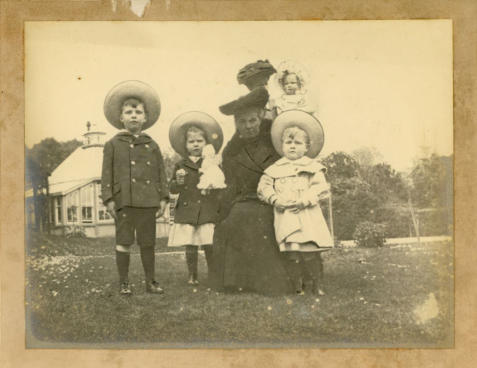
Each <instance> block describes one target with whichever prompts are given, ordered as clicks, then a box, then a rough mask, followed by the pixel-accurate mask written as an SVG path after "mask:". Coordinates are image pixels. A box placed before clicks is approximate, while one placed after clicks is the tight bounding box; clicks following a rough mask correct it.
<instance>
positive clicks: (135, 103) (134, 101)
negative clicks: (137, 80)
mask: <svg viewBox="0 0 477 368" xmlns="http://www.w3.org/2000/svg"><path fill="white" fill-rule="evenodd" d="M139 105H142V106H143V107H144V112H145V113H146V115H147V110H146V104H145V103H144V102H142V101H141V100H140V99H139V98H136V97H131V98H128V99H126V100H125V101H124V102H123V104H122V105H121V111H122V109H124V107H125V106H131V107H134V108H135V107H137V106H139Z"/></svg>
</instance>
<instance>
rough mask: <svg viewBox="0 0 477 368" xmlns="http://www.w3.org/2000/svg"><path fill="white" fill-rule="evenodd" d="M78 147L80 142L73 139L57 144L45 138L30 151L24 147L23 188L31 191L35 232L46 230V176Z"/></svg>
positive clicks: (47, 212)
mask: <svg viewBox="0 0 477 368" xmlns="http://www.w3.org/2000/svg"><path fill="white" fill-rule="evenodd" d="M79 146H81V142H79V141H78V140H75V139H74V140H70V141H67V142H58V141H56V139H54V138H46V139H44V140H42V141H41V142H40V143H37V144H35V145H34V146H33V147H32V148H31V149H29V148H28V147H25V186H26V189H32V191H33V205H34V212H35V225H36V228H37V230H42V229H44V228H45V227H47V228H48V220H49V211H48V210H49V207H48V195H49V191H48V176H50V175H51V173H52V172H53V170H54V169H55V168H56V167H57V166H58V165H59V164H60V163H61V162H63V161H64V160H65V158H66V157H68V156H69V155H70V154H71V153H72V152H73V151H74V150H75V149H76V148H78V147H79Z"/></svg>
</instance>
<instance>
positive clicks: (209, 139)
mask: <svg viewBox="0 0 477 368" xmlns="http://www.w3.org/2000/svg"><path fill="white" fill-rule="evenodd" d="M169 139H170V142H171V145H172V147H173V148H174V150H175V151H176V152H177V153H179V154H180V155H181V156H182V157H183V158H182V160H180V161H179V162H178V163H177V164H176V166H175V169H174V174H173V177H172V179H171V182H170V186H169V188H170V189H169V190H170V192H171V194H178V195H179V197H178V198H177V201H176V207H175V209H174V224H173V225H172V228H171V230H170V232H169V241H168V246H169V247H182V246H184V247H185V253H186V254H185V255H186V263H187V269H188V272H189V279H188V283H189V284H191V285H196V284H198V283H199V281H198V250H199V247H200V246H202V247H203V249H204V253H205V257H206V261H207V265H208V267H209V268H210V262H211V254H212V240H213V235H214V227H215V223H216V221H217V218H218V211H219V204H218V203H219V200H218V188H221V187H224V184H223V183H221V182H215V181H214V180H211V179H210V178H209V179H208V180H206V181H207V183H202V184H203V185H199V183H200V181H201V177H202V176H203V175H208V174H207V171H208V170H211V166H210V165H209V166H208V168H204V163H205V162H206V159H204V157H203V151H204V150H210V149H211V150H212V151H214V149H215V151H218V150H219V149H220V147H221V145H222V140H223V135H222V129H221V128H220V126H219V125H218V123H217V122H216V121H215V120H214V119H213V118H212V117H210V116H209V115H207V114H205V113H201V112H197V111H193V112H189V113H185V114H182V115H180V116H179V117H178V118H176V119H175V120H174V122H173V123H172V124H171V128H170V131H169ZM207 159H210V160H212V161H214V158H213V157H212V155H211V154H210V153H209V155H208V158H207ZM209 164H210V163H209ZM212 170H213V171H217V170H220V168H219V167H218V166H216V167H215V166H214V167H212ZM222 176H223V174H222Z"/></svg>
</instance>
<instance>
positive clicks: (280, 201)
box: [273, 198, 294, 212]
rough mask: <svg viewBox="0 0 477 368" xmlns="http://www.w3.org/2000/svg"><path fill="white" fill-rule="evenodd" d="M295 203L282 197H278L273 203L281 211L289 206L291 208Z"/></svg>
mask: <svg viewBox="0 0 477 368" xmlns="http://www.w3.org/2000/svg"><path fill="white" fill-rule="evenodd" d="M293 205H294V202H292V201H287V200H284V199H282V198H277V200H276V201H275V202H274V203H273V206H274V207H275V208H276V209H277V210H278V211H280V212H283V211H285V210H286V209H287V208H290V207H292V206H293Z"/></svg>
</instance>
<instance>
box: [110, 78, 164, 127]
mask: <svg viewBox="0 0 477 368" xmlns="http://www.w3.org/2000/svg"><path fill="white" fill-rule="evenodd" d="M130 98H136V99H138V100H140V101H141V102H142V103H143V104H144V108H145V110H146V113H147V122H146V123H145V124H144V125H143V126H142V130H146V129H147V128H150V127H151V126H152V125H154V123H155V122H156V121H157V119H158V118H159V115H160V114H161V102H160V101H159V96H158V95H157V93H156V91H154V89H153V88H152V87H151V86H150V85H148V84H146V83H144V82H141V81H136V80H129V81H125V82H121V83H119V84H117V85H115V86H114V87H113V88H111V90H110V91H109V93H108V95H107V96H106V98H105V99H104V106H103V109H104V115H105V116H106V119H108V121H109V122H110V123H111V125H113V126H114V127H116V128H118V129H124V126H123V123H121V121H120V120H119V119H120V117H121V113H122V106H123V103H124V101H126V100H128V99H130Z"/></svg>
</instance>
